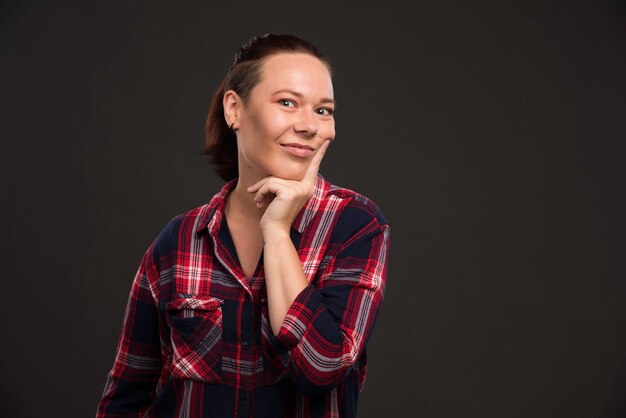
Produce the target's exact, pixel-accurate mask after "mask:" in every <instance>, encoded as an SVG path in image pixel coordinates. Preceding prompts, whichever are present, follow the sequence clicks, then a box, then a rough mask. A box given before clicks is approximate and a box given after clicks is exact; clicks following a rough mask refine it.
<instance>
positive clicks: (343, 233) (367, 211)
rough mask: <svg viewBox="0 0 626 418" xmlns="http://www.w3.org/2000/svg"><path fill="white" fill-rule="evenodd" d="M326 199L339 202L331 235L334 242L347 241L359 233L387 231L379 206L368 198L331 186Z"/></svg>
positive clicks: (343, 188) (385, 221)
mask: <svg viewBox="0 0 626 418" xmlns="http://www.w3.org/2000/svg"><path fill="white" fill-rule="evenodd" d="M326 198H327V199H337V200H339V201H341V205H340V209H339V213H338V217H337V222H336V224H335V227H334V230H333V235H334V240H336V241H338V242H341V241H347V240H349V239H350V237H354V236H355V235H356V234H359V233H360V232H367V231H371V232H380V231H382V230H389V228H390V226H389V221H388V219H387V218H386V217H385V215H384V213H383V211H382V209H381V208H380V206H379V205H378V204H377V203H376V202H374V200H372V199H371V198H369V197H368V196H366V195H364V194H362V193H359V192H356V191H354V190H351V189H348V188H345V187H341V186H337V185H334V184H331V185H330V187H329V189H328V194H327V196H326Z"/></svg>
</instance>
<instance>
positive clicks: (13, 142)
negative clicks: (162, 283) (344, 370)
mask: <svg viewBox="0 0 626 418" xmlns="http://www.w3.org/2000/svg"><path fill="white" fill-rule="evenodd" d="M233 3H234V5H227V4H226V3H225V2H224V3H220V4H217V3H216V2H210V1H202V2H199V1H198V2H155V1H133V2H126V1H114V2H98V4H96V3H95V2H94V3H89V2H81V1H76V2H73V3H69V2H66V3H61V2H43V1H42V2H35V1H21V2H15V3H9V4H7V3H6V2H4V3H3V4H4V5H3V6H1V9H0V11H1V15H2V18H1V21H0V83H1V84H0V88H1V90H0V97H1V103H2V124H0V135H1V138H2V151H1V155H2V157H1V158H2V160H1V167H2V172H1V178H2V195H3V196H4V197H3V199H2V202H3V203H2V210H3V212H4V213H3V214H2V221H3V222H2V237H3V239H2V252H1V254H2V266H3V267H4V269H3V280H2V291H3V292H2V293H3V297H2V303H1V304H0V306H1V307H2V312H1V316H0V318H1V321H2V322H1V324H0V326H1V328H0V329H1V330H2V337H1V339H2V347H1V350H2V352H1V360H0V361H1V363H0V370H2V380H1V386H0V408H1V410H0V415H1V416H2V417H42V416H46V417H86V416H93V415H94V414H95V408H96V404H97V402H98V400H99V397H100V395H101V393H102V390H103V387H104V383H105V379H106V374H107V372H108V371H109V368H110V367H111V366H112V364H113V359H114V350H115V345H116V343H117V338H118V333H119V330H120V326H121V320H122V315H123V309H124V306H125V303H126V298H127V295H128V291H129V289H130V283H131V281H132V278H133V275H134V273H135V271H136V269H137V267H138V264H139V260H140V257H141V255H142V254H143V252H144V251H145V250H146V248H147V246H148V245H149V243H150V241H151V240H152V239H153V238H154V237H155V236H156V234H157V233H158V232H159V231H160V229H161V228H162V227H163V226H164V225H165V223H166V222H167V221H168V220H169V219H170V218H171V217H173V216H174V215H176V214H178V213H181V212H183V211H186V210H189V209H191V208H193V207H196V206H199V205H201V204H204V203H206V202H207V201H208V199H210V197H211V196H212V195H213V194H214V193H215V192H216V191H217V190H219V188H220V187H221V186H222V185H223V182H222V181H221V180H220V179H219V178H218V177H217V176H216V175H215V174H213V171H212V169H211V167H210V166H209V165H208V164H207V163H206V162H205V161H204V160H203V159H202V158H201V157H200V156H199V155H198V152H199V151H200V147H201V145H202V141H203V137H202V129H203V123H204V118H205V115H206V112H207V110H208V104H209V100H210V97H211V95H212V93H213V91H214V89H215V88H216V87H217V85H218V83H219V82H220V80H221V79H222V77H223V75H224V74H225V72H226V70H227V68H228V66H229V64H230V62H231V60H232V56H233V54H234V52H235V50H236V49H237V47H238V46H239V45H240V44H241V43H243V42H244V41H245V40H247V39H248V38H250V37H252V36H255V35H260V34H263V33H265V32H268V31H278V32H279V31H285V32H293V33H297V34H299V35H301V36H303V37H305V38H307V39H309V40H311V41H312V42H313V43H315V44H316V45H318V46H319V47H320V48H321V49H322V50H323V51H325V52H326V53H327V54H328V55H330V57H331V58H332V60H333V63H334V67H335V79H334V83H335V97H336V98H337V100H338V108H337V113H336V120H337V141H336V142H335V143H334V144H333V146H332V147H331V149H330V150H329V152H328V153H327V155H326V157H325V159H324V162H323V164H322V167H321V173H322V174H323V175H324V176H325V177H326V178H327V179H328V180H329V181H331V183H334V184H337V185H340V186H344V187H347V188H350V189H353V190H356V191H359V192H361V193H363V194H365V195H366V196H368V197H370V198H372V199H373V200H374V201H375V202H377V203H378V205H379V206H380V207H381V208H382V210H383V212H384V214H385V215H386V217H387V218H388V219H389V221H390V224H391V225H392V240H391V249H390V264H389V270H388V282H387V286H388V287H387V292H386V295H385V296H386V297H385V302H384V304H383V308H382V311H381V317H380V321H379V322H378V326H377V328H376V330H375V333H374V336H373V337H372V340H371V342H370V345H369V361H370V367H369V375H368V380H367V383H366V386H365V390H364V392H363V393H362V396H361V401H360V403H359V417H362V418H367V417H382V416H385V417H442V418H443V417H446V418H447V417H450V418H458V417H468V418H474V417H476V418H479V417H480V418H484V417H498V418H500V417H509V418H515V417H520V418H522V417H523V418H528V417H546V418H547V417H550V418H552V417H568V418H577V417H581V418H582V417H585V418H587V417H612V416H626V412H625V409H626V408H625V405H626V403H625V401H624V395H625V392H626V361H625V360H626V355H625V354H626V351H625V350H626V333H625V328H624V326H625V325H626V316H625V314H626V305H625V304H624V296H625V295H626V286H625V284H624V278H625V277H626V275H625V273H626V269H625V264H624V251H625V249H626V245H625V244H626V243H625V237H626V228H625V223H624V215H625V213H626V204H625V193H624V181H625V177H626V176H625V175H624V174H625V170H624V163H625V162H626V159H625V158H624V156H625V148H626V147H625V145H624V139H625V137H626V135H625V129H624V128H625V126H626V123H625V121H624V119H625V109H626V103H625V101H626V99H625V98H626V83H625V78H624V75H625V74H626V55H625V53H624V52H625V51H626V48H625V47H626V7H625V6H624V4H623V3H620V2H616V1H598V2H586V1H576V2H570V1H516V2H513V1H499V2H490V3H487V2H481V3H479V2H467V1H454V2H428V3H422V2H417V3H415V2H413V3H411V2H407V4H404V3H401V2H392V1H385V2H381V3H380V4H376V5H372V6H367V5H364V4H362V3H357V2H308V3H306V6H304V5H303V4H297V3H296V2H240V1H236V2H233Z"/></svg>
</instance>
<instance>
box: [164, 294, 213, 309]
mask: <svg viewBox="0 0 626 418" xmlns="http://www.w3.org/2000/svg"><path fill="white" fill-rule="evenodd" d="M223 303H224V300H223V299H219V298H215V297H210V296H193V297H183V298H178V299H174V300H172V301H170V302H168V303H167V305H165V310H167V311H175V310H182V309H194V310H203V311H212V310H215V309H217V308H219V307H220V306H221V305H222V304H223Z"/></svg>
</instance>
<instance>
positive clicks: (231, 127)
mask: <svg viewBox="0 0 626 418" xmlns="http://www.w3.org/2000/svg"><path fill="white" fill-rule="evenodd" d="M233 125H235V122H233V123H231V124H230V126H229V128H230V130H231V131H233V132H237V128H235V129H233Z"/></svg>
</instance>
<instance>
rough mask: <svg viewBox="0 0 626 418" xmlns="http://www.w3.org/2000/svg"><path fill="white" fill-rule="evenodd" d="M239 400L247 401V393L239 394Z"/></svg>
mask: <svg viewBox="0 0 626 418" xmlns="http://www.w3.org/2000/svg"><path fill="white" fill-rule="evenodd" d="M241 399H243V400H244V401H245V400H246V399H248V393H247V392H241Z"/></svg>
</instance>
